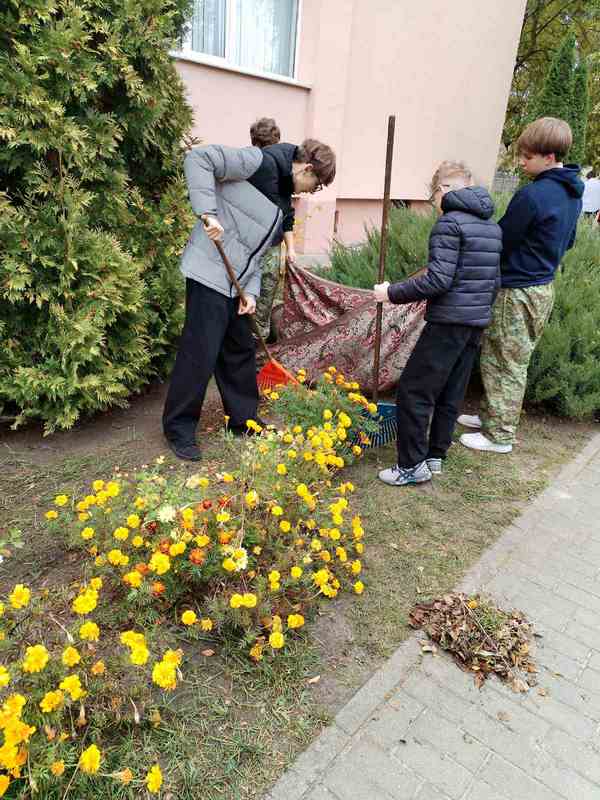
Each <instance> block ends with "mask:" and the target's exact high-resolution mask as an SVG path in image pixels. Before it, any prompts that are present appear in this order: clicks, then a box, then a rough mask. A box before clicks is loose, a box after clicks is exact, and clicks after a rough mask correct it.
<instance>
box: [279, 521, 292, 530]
mask: <svg viewBox="0 0 600 800" xmlns="http://www.w3.org/2000/svg"><path fill="white" fill-rule="evenodd" d="M279 527H280V528H281V530H282V531H283V532H284V533H289V532H290V531H291V530H292V525H291V523H290V522H288V521H287V519H282V520H281V522H280V523H279Z"/></svg>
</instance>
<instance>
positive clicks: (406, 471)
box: [379, 461, 431, 486]
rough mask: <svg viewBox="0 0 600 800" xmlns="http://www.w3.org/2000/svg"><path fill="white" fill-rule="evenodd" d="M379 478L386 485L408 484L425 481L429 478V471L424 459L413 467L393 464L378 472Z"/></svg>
mask: <svg viewBox="0 0 600 800" xmlns="http://www.w3.org/2000/svg"><path fill="white" fill-rule="evenodd" d="M379 480H381V481H383V482H384V483H387V484H388V486H410V485H411V484H414V483H425V481H430V480H431V472H430V471H429V467H428V466H427V463H426V462H425V461H421V463H420V464H416V465H415V466H414V467H399V466H398V465H397V464H394V466H393V467H390V468H389V469H382V470H381V472H380V473H379Z"/></svg>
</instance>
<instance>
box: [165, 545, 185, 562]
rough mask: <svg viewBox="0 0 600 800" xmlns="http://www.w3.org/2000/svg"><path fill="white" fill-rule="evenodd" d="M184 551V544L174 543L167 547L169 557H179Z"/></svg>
mask: <svg viewBox="0 0 600 800" xmlns="http://www.w3.org/2000/svg"><path fill="white" fill-rule="evenodd" d="M185 550H186V544H185V542H175V544H172V545H171V546H170V547H169V555H170V556H171V557H172V558H174V557H175V556H180V555H181V554H182V553H185Z"/></svg>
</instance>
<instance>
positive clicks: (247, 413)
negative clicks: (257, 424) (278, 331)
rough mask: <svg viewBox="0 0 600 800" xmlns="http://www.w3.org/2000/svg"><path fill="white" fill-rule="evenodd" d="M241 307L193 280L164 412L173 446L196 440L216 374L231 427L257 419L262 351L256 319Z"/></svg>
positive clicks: (164, 426)
mask: <svg viewBox="0 0 600 800" xmlns="http://www.w3.org/2000/svg"><path fill="white" fill-rule="evenodd" d="M238 303H239V301H238V299H237V298H234V299H232V298H229V297H225V296H224V295H222V294H220V293H219V292H215V291H214V290H213V289H209V288H208V287H207V286H203V285H202V284H201V283H198V282H197V281H194V280H191V279H190V278H188V279H187V282H186V294H185V324H184V326H183V333H182V334H181V340H180V343H179V350H178V352H177V358H176V360H175V366H174V368H173V373H172V375H171V383H170V386H169V391H168V394H167V399H166V402H165V408H164V412H163V430H164V432H165V436H166V437H167V439H169V440H170V441H172V442H176V443H177V444H191V443H193V442H195V440H196V426H197V425H198V420H199V419H200V412H201V411H202V404H203V403H204V396H205V394H206V387H207V386H208V382H209V380H210V378H211V376H212V375H214V376H215V379H216V381H217V386H218V387H219V392H220V394H221V399H222V400H223V408H224V409H225V413H226V414H227V415H228V416H229V418H230V419H229V425H230V426H231V427H234V426H237V425H242V426H245V425H246V420H247V419H254V418H255V417H256V409H257V408H258V387H257V385H256V347H255V344H254V337H253V336H252V330H251V327H250V320H249V319H248V317H247V316H246V315H242V316H240V315H239V314H238Z"/></svg>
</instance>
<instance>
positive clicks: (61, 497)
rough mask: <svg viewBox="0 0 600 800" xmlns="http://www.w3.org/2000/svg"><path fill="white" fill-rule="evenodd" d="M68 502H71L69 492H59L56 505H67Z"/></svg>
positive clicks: (55, 501)
mask: <svg viewBox="0 0 600 800" xmlns="http://www.w3.org/2000/svg"><path fill="white" fill-rule="evenodd" d="M68 502H69V495H68V494H58V495H56V497H55V498H54V505H57V506H66V505H67V503H68Z"/></svg>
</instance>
